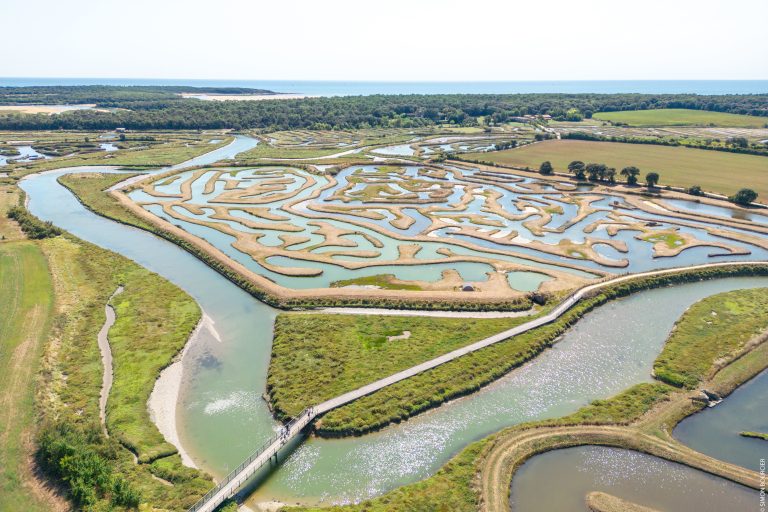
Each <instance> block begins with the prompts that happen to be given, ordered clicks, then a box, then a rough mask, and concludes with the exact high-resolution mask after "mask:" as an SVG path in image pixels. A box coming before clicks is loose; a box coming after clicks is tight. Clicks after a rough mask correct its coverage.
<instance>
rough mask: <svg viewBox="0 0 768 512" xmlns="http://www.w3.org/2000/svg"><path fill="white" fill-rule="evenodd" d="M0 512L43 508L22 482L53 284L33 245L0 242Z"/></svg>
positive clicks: (27, 471)
mask: <svg viewBox="0 0 768 512" xmlns="http://www.w3.org/2000/svg"><path fill="white" fill-rule="evenodd" d="M0 283H2V284H0V404H2V407H0V510H25V511H36V510H41V511H42V510H48V508H47V507H45V506H43V505H42V504H40V503H38V502H37V501H36V500H35V498H34V497H33V495H32V493H31V492H30V489H29V487H26V486H25V483H26V482H27V481H28V480H29V479H30V467H29V466H28V465H27V457H28V455H29V453H30V451H31V450H33V446H32V438H33V425H34V419H35V408H34V398H35V388H36V386H35V377H36V375H37V372H38V371H39V368H40V355H41V353H42V347H43V345H44V343H45V340H46V338H47V336H48V333H49V330H50V321H51V315H52V312H53V286H52V284H51V276H50V274H49V273H48V264H47V262H46V260H45V256H43V253H42V252H41V251H40V249H39V247H38V246H37V245H36V244H34V243H33V242H6V243H0Z"/></svg>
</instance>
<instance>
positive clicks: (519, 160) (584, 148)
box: [462, 140, 768, 200]
mask: <svg viewBox="0 0 768 512" xmlns="http://www.w3.org/2000/svg"><path fill="white" fill-rule="evenodd" d="M462 158H463V159H466V160H477V161H483V162H491V163H494V164H499V165H503V166H509V167H523V168H524V167H530V168H531V169H538V168H539V166H540V165H541V163H542V162H543V161H545V160H549V161H550V162H552V165H553V166H554V168H555V171H558V172H568V164H569V163H570V162H571V161H573V160H581V161H583V162H585V163H588V162H595V163H604V164H606V165H607V166H608V167H615V168H616V169H619V170H621V169H622V168H624V167H628V166H635V167H638V168H640V170H641V171H642V175H643V176H644V175H645V173H647V172H649V171H655V172H658V173H659V174H660V175H661V182H660V183H661V185H675V186H681V187H690V186H693V185H699V186H700V187H701V188H703V189H704V190H706V191H711V192H717V193H721V194H725V195H731V194H733V193H735V192H736V191H737V190H738V189H739V188H741V187H749V188H751V189H754V190H755V191H756V192H757V193H758V194H759V195H760V197H762V198H763V199H762V200H765V198H766V197H768V172H767V171H768V158H767V157H764V156H757V155H740V154H735V153H724V152H719V151H706V150H703V149H691V148H684V147H672V146H654V145H648V144H624V143H619V142H597V141H583V140H549V141H544V142H539V143H537V144H529V145H527V146H523V147H521V148H516V149H509V150H505V151H498V152H490V153H467V154H466V155H462Z"/></svg>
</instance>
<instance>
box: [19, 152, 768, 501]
mask: <svg viewBox="0 0 768 512" xmlns="http://www.w3.org/2000/svg"><path fill="white" fill-rule="evenodd" d="M255 144H256V141H255V140H254V139H249V138H247V137H238V138H237V140H236V141H235V142H234V143H233V144H231V145H229V146H225V147H223V148H220V149H218V150H216V151H214V152H212V153H209V154H208V155H204V156H203V157H199V158H197V159H195V160H194V162H193V163H192V162H190V164H191V165H203V164H206V163H211V162H214V161H217V160H220V159H224V158H230V157H232V156H234V155H235V154H237V153H239V152H242V151H245V150H247V149H249V148H250V147H253V146H254V145H255ZM176 167H180V166H176ZM83 170H92V171H102V170H105V169H104V168H98V167H96V168H88V169H83V168H79V169H77V171H78V172H82V171H83ZM70 172H74V171H73V170H72V169H63V170H58V171H54V172H49V173H44V174H41V175H36V176H31V177H28V178H27V179H25V180H24V181H22V183H21V186H22V188H23V189H24V190H25V191H26V192H27V194H28V197H29V209H30V211H31V212H32V213H33V214H35V215H37V216H38V217H40V218H41V219H43V220H50V221H52V222H53V223H54V224H56V225H58V226H60V227H62V228H64V229H66V230H68V231H70V232H71V233H73V234H74V235H76V236H78V237H80V238H82V239H84V240H87V241H90V242H92V243H95V244H97V245H100V246H102V247H105V248H107V249H110V250H113V251H115V252H118V253H120V254H123V255H124V256H126V257H128V258H131V259H133V260H135V261H136V262H138V263H139V264H141V265H143V266H145V267H146V268H148V269H150V270H151V271H153V272H157V273H158V274H160V275H162V276H164V277H166V278H167V279H169V280H170V281H172V282H174V283H175V284H177V285H179V286H180V287H181V288H183V289H184V290H185V291H187V292H188V293H189V294H190V295H191V296H193V297H194V298H195V299H196V300H197V301H198V303H199V304H200V306H201V308H202V309H203V311H204V313H205V315H206V316H207V317H208V319H209V321H207V322H206V323H205V327H204V328H203V329H201V330H200V333H199V335H198V337H197V338H196V339H195V340H194V343H193V344H192V345H191V346H190V348H189V351H188V352H187V354H186V356H185V358H184V384H183V386H182V392H181V397H180V402H179V406H178V409H177V419H178V426H179V430H180V432H179V434H180V438H181V440H182V444H183V445H184V446H185V448H186V449H187V451H188V452H189V453H190V455H191V456H192V458H193V459H194V460H195V461H196V462H197V463H198V464H199V465H201V466H202V467H204V468H205V469H207V470H209V471H211V472H213V473H214V474H217V475H223V474H225V473H227V471H228V470H229V469H230V468H232V467H233V466H234V465H236V464H238V463H239V462H240V461H241V460H242V459H243V458H244V457H245V456H246V455H247V454H249V453H250V452H251V451H252V450H253V448H254V447H256V446H258V445H260V444H261V443H262V442H263V441H264V440H266V439H267V438H269V437H270V436H271V435H272V434H273V433H274V432H275V430H276V429H277V424H276V423H275V422H274V421H273V419H272V417H271V414H270V413H269V411H268V409H267V407H266V404H265V402H264V401H263V400H262V399H261V393H262V392H263V391H264V386H265V381H266V371H267V366H268V363H269V356H270V345H271V336H272V332H271V331H272V323H273V320H274V317H275V314H276V311H275V310H273V309H272V308H270V307H268V306H266V305H264V304H263V303H260V302H258V301H257V300H255V299H253V298H252V297H251V296H250V295H248V294H246V293H245V292H243V291H242V290H241V289H239V288H238V287H236V286H235V285H233V284H232V283H230V282H229V281H227V280H226V279H224V278H223V277H221V276H220V275H219V274H218V273H216V272H215V271H213V270H211V269H210V268H208V267H207V266H206V265H204V264H203V263H202V262H200V261H199V260H198V259H196V258H195V257H193V256H191V255H190V254H188V253H187V252H185V251H184V250H182V249H180V248H178V247H176V246H175V245H173V244H171V243H169V242H166V241H164V240H162V239H160V238H157V237H155V236H154V235H151V234H149V233H147V232H144V231H141V230H138V229H134V228H131V227H128V226H124V225H122V224H118V223H115V222H113V221H110V220H108V219H105V218H102V217H99V216H97V215H95V214H93V213H91V212H89V211H88V210H86V209H85V208H84V207H83V206H82V205H81V204H80V203H79V202H78V201H77V199H76V198H75V197H74V196H73V195H72V194H71V193H70V192H69V191H68V190H66V189H65V188H64V187H62V186H60V185H59V184H58V183H57V182H56V179H57V178H58V176H60V175H62V174H66V173H70ZM757 286H768V278H759V279H755V278H731V279H723V280H718V281H708V282H698V283H691V284H685V285H682V286H676V287H675V288H674V290H673V289H671V288H663V289H657V290H649V291H645V292H641V293H638V294H636V295H633V296H631V297H628V298H625V299H621V300H618V301H614V302H611V303H609V304H607V305H605V306H602V307H600V308H599V309H597V310H595V311H594V312H592V313H590V314H588V315H586V316H585V317H584V319H583V320H582V321H580V322H579V323H578V324H577V326H576V327H575V328H574V329H572V330H570V331H569V332H568V333H567V334H566V335H565V336H564V337H563V340H562V341H561V342H560V343H559V344H558V345H556V346H555V348H553V349H551V350H548V351H546V352H545V353H544V354H542V355H541V356H540V357H538V358H537V359H536V360H534V361H532V362H531V363H529V364H527V365H524V366H523V367H521V368H519V369H518V370H516V371H514V372H512V373H510V374H509V375H508V376H507V377H505V378H503V379H501V380H500V381H498V382H496V383H495V384H493V385H491V386H488V387H487V388H485V389H484V390H482V391H480V392H479V393H476V394H474V395H472V396H471V397H466V398H462V399H459V400H456V401H453V402H451V403H449V404H446V405H444V406H443V407H441V408H439V409H436V410H434V411H432V412H430V413H427V414H423V415H421V416H419V417H417V418H414V419H413V420H410V421H408V422H406V423H404V424H401V425H398V426H395V427H392V428H388V429H386V430H384V431H382V432H379V433H376V434H372V435H368V436H365V437H362V438H354V439H340V440H321V439H311V440H309V441H308V442H306V443H304V444H302V445H301V446H300V447H298V448H297V450H296V451H295V453H294V454H293V455H292V456H291V457H290V458H289V459H288V460H287V461H286V463H285V464H284V465H283V466H282V467H281V469H280V470H279V471H277V472H274V473H273V474H272V475H270V476H269V477H267V478H266V481H265V482H264V485H263V486H262V487H260V488H259V490H258V492H257V493H256V494H255V495H254V497H253V498H252V500H254V501H268V500H272V499H276V500H280V501H285V502H295V501H297V500H302V501H307V502H325V503H328V502H334V503H340V502H349V501H357V500H360V499H363V498H366V497H371V496H376V495H379V494H381V493H383V492H386V491H387V490H390V489H392V488H394V487H396V486H399V485H403V484H406V483H409V482H413V481H416V480H419V479H422V478H424V477H426V476H428V475H430V474H432V473H434V471H436V470H437V468H439V467H440V466H441V465H442V464H443V463H444V462H445V461H446V460H447V459H448V458H450V457H451V456H452V455H453V454H455V453H456V452H457V451H459V450H460V449H461V448H462V447H464V446H466V445H467V444H468V443H470V442H472V441H474V440H477V439H479V438H481V437H483V436H485V435H487V434H489V433H491V432H494V431H497V430H499V429H500V428H503V427H505V426H508V425H514V424H517V423H520V422H523V421H529V420H535V419H540V418H546V417H555V416H560V415H563V414H567V413H569V412H572V411H574V410H576V409H577V408H579V407H580V406H582V405H584V404H586V403H588V402H589V401H591V400H594V399H597V398H604V397H607V396H610V395H612V394H615V393H618V392H619V391H621V390H623V389H625V388H627V387H629V386H630V385H632V384H634V383H637V382H642V381H648V380H649V379H650V369H651V365H652V362H653V359H654V358H655V357H656V356H657V355H658V353H659V351H660V349H661V346H662V344H663V342H664V340H665V338H666V336H667V333H668V332H669V330H670V329H671V327H672V325H673V324H674V321H675V320H676V319H677V318H678V317H679V315H680V314H681V313H682V312H683V311H684V310H685V309H686V308H687V307H688V306H690V305H691V304H692V303H693V302H695V301H697V300H700V299H701V298H703V297H706V296H708V295H711V294H714V293H718V292H722V291H727V290H732V289H738V288H748V287H757Z"/></svg>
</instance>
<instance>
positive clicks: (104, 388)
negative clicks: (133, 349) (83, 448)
mask: <svg viewBox="0 0 768 512" xmlns="http://www.w3.org/2000/svg"><path fill="white" fill-rule="evenodd" d="M123 290H124V288H123V286H122V285H120V286H118V287H117V289H116V290H115V292H114V293H113V294H112V295H110V296H109V300H107V303H106V304H105V305H104V314H105V315H106V320H104V325H102V326H101V330H100V331H99V334H98V341H99V351H100V352H101V364H102V366H103V367H104V372H103V375H102V380H101V393H100V395H99V420H100V421H101V429H102V431H103V432H104V435H105V436H107V437H109V432H108V431H107V399H108V398H109V391H110V390H111V389H112V349H111V348H110V346H109V336H108V335H109V330H110V329H111V328H112V326H113V325H114V324H115V318H116V315H115V308H113V307H112V305H111V304H110V303H111V302H112V299H114V298H115V296H116V295H118V294H120V293H123Z"/></svg>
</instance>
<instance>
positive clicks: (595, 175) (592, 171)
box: [586, 163, 606, 181]
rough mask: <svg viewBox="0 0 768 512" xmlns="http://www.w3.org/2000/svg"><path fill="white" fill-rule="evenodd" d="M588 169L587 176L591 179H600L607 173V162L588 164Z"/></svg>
mask: <svg viewBox="0 0 768 512" xmlns="http://www.w3.org/2000/svg"><path fill="white" fill-rule="evenodd" d="M586 170H587V176H588V177H589V180H590V181H597V180H599V179H600V176H603V175H605V171H606V167H605V164H592V163H590V164H587V167H586Z"/></svg>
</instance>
